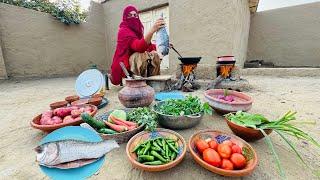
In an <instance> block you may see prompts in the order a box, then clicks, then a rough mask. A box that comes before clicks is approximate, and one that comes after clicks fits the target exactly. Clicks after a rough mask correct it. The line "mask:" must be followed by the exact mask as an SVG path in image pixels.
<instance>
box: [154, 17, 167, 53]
mask: <svg viewBox="0 0 320 180" xmlns="http://www.w3.org/2000/svg"><path fill="white" fill-rule="evenodd" d="M161 18H163V13H162V14H161ZM156 38H157V39H156V43H157V50H158V52H159V53H161V54H162V55H163V56H166V55H168V54H169V36H168V33H167V30H166V27H162V28H160V29H159V30H158V31H157V36H156Z"/></svg>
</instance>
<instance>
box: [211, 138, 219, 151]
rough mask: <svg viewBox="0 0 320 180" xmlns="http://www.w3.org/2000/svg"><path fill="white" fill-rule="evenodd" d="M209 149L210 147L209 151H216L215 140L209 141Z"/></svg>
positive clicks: (216, 144)
mask: <svg viewBox="0 0 320 180" xmlns="http://www.w3.org/2000/svg"><path fill="white" fill-rule="evenodd" d="M209 147H210V148H211V149H214V150H217V148H218V143H217V142H216V141H215V140H211V141H210V142H209Z"/></svg>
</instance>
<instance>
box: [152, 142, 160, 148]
mask: <svg viewBox="0 0 320 180" xmlns="http://www.w3.org/2000/svg"><path fill="white" fill-rule="evenodd" d="M152 145H153V146H154V147H156V148H158V149H161V147H160V146H159V145H158V143H157V142H156V141H153V142H152Z"/></svg>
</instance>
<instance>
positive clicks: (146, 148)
mask: <svg viewBox="0 0 320 180" xmlns="http://www.w3.org/2000/svg"><path fill="white" fill-rule="evenodd" d="M150 147H151V143H150V141H149V142H148V144H147V145H146V147H145V149H144V151H143V153H142V154H143V155H145V154H146V153H147V152H148V150H149V149H150Z"/></svg>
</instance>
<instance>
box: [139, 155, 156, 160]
mask: <svg viewBox="0 0 320 180" xmlns="http://www.w3.org/2000/svg"><path fill="white" fill-rule="evenodd" d="M138 158H141V159H142V160H144V161H154V157H153V156H148V155H141V156H139V157H138Z"/></svg>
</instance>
